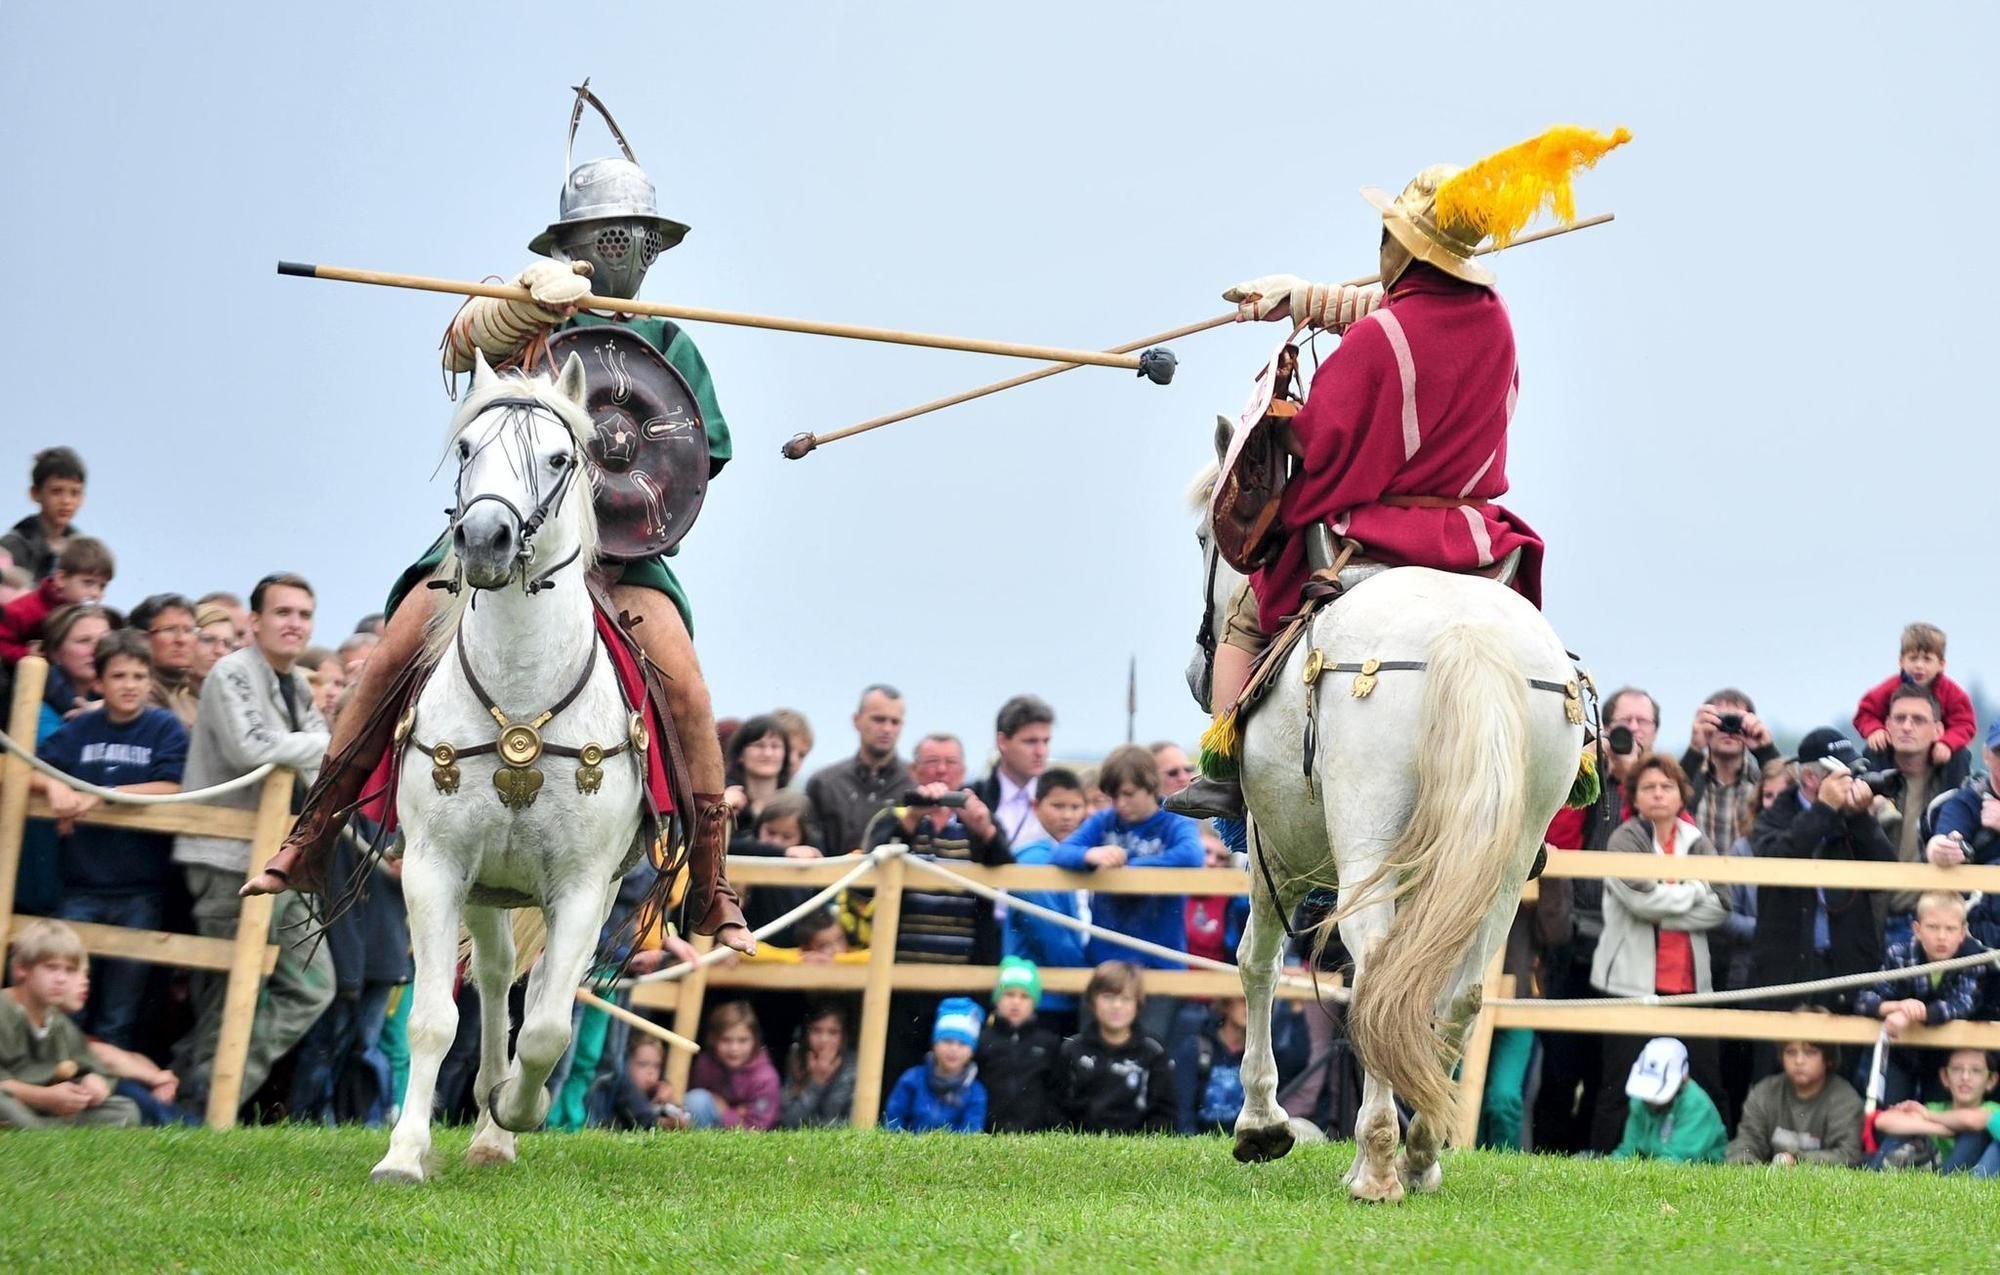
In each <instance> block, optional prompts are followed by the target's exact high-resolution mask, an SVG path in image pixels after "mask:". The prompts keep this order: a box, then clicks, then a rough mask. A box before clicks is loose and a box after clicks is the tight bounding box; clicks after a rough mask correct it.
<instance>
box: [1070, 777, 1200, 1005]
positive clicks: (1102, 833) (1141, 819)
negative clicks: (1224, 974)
mask: <svg viewBox="0 0 2000 1275" xmlns="http://www.w3.org/2000/svg"><path fill="white" fill-rule="evenodd" d="M1097 782H1098V784H1099V786H1100V787H1102V788H1103V789H1104V791H1105V793H1106V794H1107V795H1108V796H1110V798H1111V802H1112V805H1111V809H1109V810H1100V811H1098V812H1097V813H1096V814H1094V815H1092V816H1091V817H1090V818H1088V819H1086V820H1084V821H1083V826H1082V827H1080V828H1078V829H1077V830H1076V831H1075V832H1073V833H1071V834H1070V835H1069V836H1068V837H1066V838H1064V839H1063V842H1062V844H1061V845H1059V846H1057V847H1056V849H1055V853H1054V855H1053V856H1051V859H1050V861H1051V862H1052V863H1054V864H1055V866H1056V867H1058V868H1069V869H1071V870H1072V871H1088V870H1092V869H1096V868H1199V867H1201V866H1202V865H1203V863H1204V862H1206V858H1207V856H1206V855H1205V854H1204V852H1203V851H1202V848H1201V829H1200V825H1199V824H1197V823H1196V822H1195V821H1194V820H1192V819H1189V818H1187V817H1186V816H1184V815H1177V814H1173V813H1172V812H1170V811H1166V810H1162V809H1161V808H1160V767H1159V763H1158V762H1156V761H1154V760H1153V755H1152V754H1151V753H1149V752H1147V751H1146V750H1145V749H1143V748H1140V747H1138V746H1136V745H1132V744H1127V745H1125V746H1124V747H1122V748H1117V749H1114V750H1112V753H1111V755H1110V756H1109V757H1106V758H1105V759H1104V765H1103V766H1102V768H1100V769H1099V771H1098V778H1097ZM1090 914H1091V919H1092V920H1093V921H1095V922H1096V923H1097V924H1098V925H1101V926H1103V927H1104V928H1106V929H1110V930H1116V931H1118V932H1119V933H1120V934H1129V935H1131V936H1132V937H1134V938H1140V939H1146V940H1147V941H1149V942H1152V943H1157V944H1159V945H1160V946H1162V947H1167V948H1171V949H1173V950H1174V951H1177V952H1185V951H1187V896H1186V895H1184V894H1093V895H1091V896H1090ZM1084 958H1085V960H1086V961H1088V962H1089V963H1091V964H1093V965H1096V964H1102V963H1103V962H1105V961H1114V960H1117V961H1130V962H1132V963H1133V964H1135V965H1138V966H1141V967H1143V968H1147V969H1162V970H1177V969H1184V968H1186V967H1185V966H1184V965H1183V964H1182V963H1181V962H1180V961H1176V960H1173V959H1171V958H1168V957H1163V956H1158V955H1155V954H1153V953H1151V952H1140V951H1136V950H1134V949H1132V948H1129V947H1125V946H1123V945H1122V944H1118V943H1112V942H1109V941H1107V940H1104V939H1099V938H1092V939H1091V940H1090V943H1089V945H1088V946H1087V947H1086V948H1085V950H1084ZM1168 1003H1169V1004H1170V1002H1168Z"/></svg>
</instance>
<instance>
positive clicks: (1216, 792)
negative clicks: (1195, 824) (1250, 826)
mask: <svg viewBox="0 0 2000 1275" xmlns="http://www.w3.org/2000/svg"><path fill="white" fill-rule="evenodd" d="M1160 805H1161V806H1163V807H1165V808H1166V809H1168V810H1171V811H1173V812H1174V813H1175V814H1177V815H1186V816H1188V817H1189V818H1190V819H1241V818H1242V817H1243V785H1242V784H1240V783H1238V782H1237V781H1235V780H1234V779H1210V778H1209V777H1208V776H1206V775H1203V776H1202V777H1201V778H1199V779H1197V780H1195V781H1194V782H1193V783H1191V784H1189V785H1188V786H1187V787H1185V788H1183V789H1181V790H1180V791H1179V792H1177V793H1175V794H1174V795H1173V796H1171V797H1169V798H1167V799H1166V800H1165V801H1163V802H1161V803H1160Z"/></svg>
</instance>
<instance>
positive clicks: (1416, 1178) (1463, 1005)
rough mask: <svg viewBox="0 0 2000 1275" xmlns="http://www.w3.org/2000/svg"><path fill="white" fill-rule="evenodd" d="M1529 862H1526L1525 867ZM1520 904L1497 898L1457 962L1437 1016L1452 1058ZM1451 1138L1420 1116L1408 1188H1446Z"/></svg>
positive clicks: (1404, 1168)
mask: <svg viewBox="0 0 2000 1275" xmlns="http://www.w3.org/2000/svg"><path fill="white" fill-rule="evenodd" d="M1534 841H1535V844H1536V845H1537V846H1539V844H1540V842H1541V838H1540V836H1539V835H1537V836H1536V837H1535V839H1534ZM1533 853H1534V852H1533V850H1532V849H1531V850H1529V851H1528V852H1527V858H1532V857H1533ZM1525 864H1526V859H1525V858H1524V860H1523V866H1524V867H1525ZM1519 900H1520V892H1519V891H1518V890H1515V891H1511V892H1509V891H1502V892H1501V895H1500V897H1499V898H1498V899H1496V900H1494V903H1493V906H1492V907H1491V908H1489V909H1487V912H1486V916H1485V918H1484V919H1482V920H1481V921H1480V923H1479V933H1478V934H1477V935H1476V936H1475V937H1474V938H1473V941H1472V947H1471V949H1470V950H1469V951H1467V952H1466V954H1465V959H1464V960H1462V961H1460V962H1459V966H1458V972H1457V973H1456V974H1455V975H1454V976H1453V978H1452V981H1451V983H1450V984H1449V985H1447V987H1446V988H1445V994H1444V1003H1443V1004H1442V1006H1440V1011H1441V1012H1440V1014H1439V1017H1440V1018H1442V1019H1443V1024H1444V1025H1443V1034H1444V1038H1445V1041H1446V1043H1447V1044H1448V1045H1449V1046H1450V1048H1451V1053H1452V1058H1453V1059H1454V1060H1455V1059H1456V1058H1457V1057H1458V1056H1459V1055H1460V1054H1461V1053H1462V1052H1463V1051H1464V1048H1465V1033H1466V1032H1467V1031H1468V1030H1470V1029H1471V1027H1472V1020H1473V1019H1475V1018H1477V1017H1479V1007H1480V1004H1481V1002H1482V1001H1483V1000H1484V998H1485V984H1486V966H1487V964H1488V962H1490V961H1491V960H1492V959H1493V954H1494V953H1495V952H1497V951H1499V950H1500V946H1501V945H1502V944H1503V943H1505V942H1506V941H1507V931H1508V929H1509V928H1510V927H1511V926H1512V925H1513V923H1514V916H1515V913H1516V912H1517V911H1519V909H1520V902H1519ZM1449 1065H1450V1063H1447V1066H1449ZM1468 1096H1469V1097H1472V1098H1474V1099H1476V1097H1477V1095H1468ZM1449 1135H1450V1130H1448V1129H1442V1128H1437V1127H1435V1126H1434V1125H1433V1124H1432V1122H1431V1121H1430V1120H1429V1119H1428V1118H1427V1117H1425V1116H1424V1115H1423V1114H1422V1113H1421V1112H1420V1113H1418V1114H1417V1116H1416V1117H1415V1118H1413V1119H1412V1120H1411V1121H1410V1134H1409V1139H1408V1142H1407V1146H1406V1148H1405V1150H1404V1153H1403V1155H1402V1157H1401V1158H1399V1159H1398V1160H1397V1161H1396V1172H1397V1174H1398V1176H1400V1177H1401V1178H1402V1180H1403V1184H1404V1185H1405V1186H1406V1187H1408V1188H1409V1189H1410V1190H1412V1191H1420V1192H1425V1193H1429V1192H1432V1191H1435V1190H1437V1189H1438V1187H1440V1186H1441V1185H1443V1183H1444V1167H1443V1166H1442V1165H1440V1164H1439V1163H1438V1151H1439V1150H1440V1149H1441V1148H1442V1147H1443V1146H1444V1141H1445V1138H1446V1137H1448V1136H1449Z"/></svg>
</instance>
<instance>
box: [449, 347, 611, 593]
mask: <svg viewBox="0 0 2000 1275" xmlns="http://www.w3.org/2000/svg"><path fill="white" fill-rule="evenodd" d="M583 395H584V384H583V361H582V360H581V359H579V358H577V356H576V355H574V354H572V355H570V357H569V360H568V361H567V362H566V363H564V364H563V368H562V371H561V372H560V373H559V374H558V375H557V376H556V377H555V379H554V380H551V379H550V378H549V377H548V376H546V375H543V374H536V375H524V374H522V373H519V372H508V373H504V374H503V373H496V372H495V371H493V369H492V368H490V367H488V366H487V364H486V360H485V359H484V358H483V357H482V358H480V359H478V360H477V361H476V363H475V365H474V368H473V373H472V391H471V393H470V394H469V395H467V397H466V400H465V404H464V406H462V407H461V408H460V409H459V411H458V413H457V414H456V415H455V416H454V417H453V418H452V423H451V433H450V437H449V443H448V446H449V449H450V451H449V454H450V456H451V457H452V458H453V459H454V460H455V461H456V463H457V465H458V482H457V486H456V489H455V491H456V496H455V500H454V502H453V506H452V511H451V548H452V553H453V555H454V556H455V557H456V558H457V561H458V566H459V568H460V570H461V571H462V572H463V573H464V577H465V582H466V583H467V584H469V585H471V586H472V587H473V588H475V589H498V588H502V587H504V586H506V585H507V584H509V583H511V582H513V581H514V580H516V579H518V580H519V581H520V583H521V586H522V587H523V588H524V589H525V590H526V591H527V592H529V593H535V592H538V591H539V590H540V589H542V588H544V587H546V585H547V584H548V582H549V579H550V577H551V576H553V575H554V574H555V573H556V572H557V571H559V570H561V569H562V568H564V567H566V566H568V565H569V564H570V563H572V562H577V561H581V562H582V563H583V565H584V566H585V568H586V569H587V568H588V567H589V566H590V564H591V563H592V562H593V561H594V560H595V558H596V554H597V518H596V512H595V508H594V506H593V504H592V501H591V485H590V481H589V473H588V468H587V467H588V465H589V463H590V461H589V456H588V452H587V451H586V445H587V444H588V443H589V442H590V439H591V434H592V427H591V420H590V414H589V413H588V412H587V411H586V410H585V409H584V406H583Z"/></svg>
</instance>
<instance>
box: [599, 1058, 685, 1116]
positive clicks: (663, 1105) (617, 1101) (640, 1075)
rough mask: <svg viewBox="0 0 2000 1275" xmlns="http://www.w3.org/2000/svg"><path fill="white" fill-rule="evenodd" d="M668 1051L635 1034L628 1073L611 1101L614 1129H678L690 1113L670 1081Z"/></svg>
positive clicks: (620, 1080)
mask: <svg viewBox="0 0 2000 1275" xmlns="http://www.w3.org/2000/svg"><path fill="white" fill-rule="evenodd" d="M666 1067H667V1051H666V1048H665V1047H664V1046H662V1045H661V1044H660V1042H659V1041H657V1040H655V1039H653V1038H652V1037H651V1036H640V1035H634V1036H633V1037H632V1044H631V1045H630V1046H629V1047H628V1048H627V1049H626V1051H625V1074H624V1075H623V1076H620V1077H619V1078H618V1086H617V1090H616V1094H615V1096H614V1097H613V1099H612V1102H611V1127H612V1128H613V1129H626V1130H630V1129H643V1130H649V1131H650V1130H653V1129H676V1128H679V1127H680V1126H681V1125H683V1124H685V1123H686V1121H687V1112H686V1110H685V1109H683V1108H682V1107H681V1106H680V1104H679V1103H678V1102H676V1101H675V1095H674V1087H673V1086H672V1085H670V1084H668V1083H667V1080H666Z"/></svg>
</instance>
